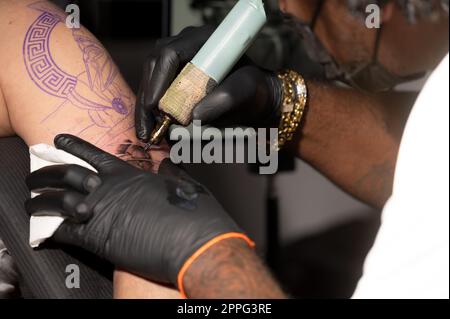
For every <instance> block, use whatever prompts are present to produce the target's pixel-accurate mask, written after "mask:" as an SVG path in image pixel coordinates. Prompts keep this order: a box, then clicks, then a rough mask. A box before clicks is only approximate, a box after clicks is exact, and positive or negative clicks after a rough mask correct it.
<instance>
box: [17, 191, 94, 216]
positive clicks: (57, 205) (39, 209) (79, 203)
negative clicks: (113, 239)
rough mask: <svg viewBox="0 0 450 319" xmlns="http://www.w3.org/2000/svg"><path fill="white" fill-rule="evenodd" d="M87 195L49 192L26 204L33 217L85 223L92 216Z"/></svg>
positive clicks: (71, 192) (69, 192)
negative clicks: (86, 200)
mask: <svg viewBox="0 0 450 319" xmlns="http://www.w3.org/2000/svg"><path fill="white" fill-rule="evenodd" d="M85 198H86V196H85V195H82V194H80V193H77V192H73V191H59V192H47V193H44V194H42V195H39V196H37V197H35V198H32V199H29V200H27V201H26V202H25V210H26V211H27V213H28V214H29V215H32V216H60V217H65V218H67V219H69V220H70V221H71V222H73V223H84V222H85V221H87V220H89V219H90V218H91V216H92V211H91V209H90V208H89V207H88V205H87V204H86V203H85Z"/></svg>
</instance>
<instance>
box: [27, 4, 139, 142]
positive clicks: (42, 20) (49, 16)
mask: <svg viewBox="0 0 450 319" xmlns="http://www.w3.org/2000/svg"><path fill="white" fill-rule="evenodd" d="M28 7H29V8H31V9H34V10H37V11H40V12H42V14H41V15H39V17H38V18H37V19H36V20H35V21H34V22H33V24H32V25H31V26H30V28H29V29H28V31H27V34H26V36H25V40H24V44H23V57H24V62H25V66H26V69H27V72H28V74H29V76H30V78H31V80H32V81H33V82H34V84H35V85H36V86H37V87H39V88H40V89H41V90H42V91H43V92H45V93H47V94H49V95H52V96H54V97H57V98H60V99H62V100H63V101H62V103H61V105H60V106H59V107H58V108H57V109H56V111H55V112H54V113H56V112H57V111H58V110H59V109H60V108H61V107H64V105H66V104H67V103H71V104H72V105H74V106H75V107H77V108H79V109H82V110H85V111H86V112H87V113H88V118H89V119H90V122H91V123H89V124H88V125H86V127H85V128H84V129H83V130H82V131H81V132H73V133H75V134H77V135H79V134H81V133H83V132H84V131H86V130H89V129H90V128H91V127H100V128H105V129H108V132H107V133H105V135H104V136H106V135H107V136H108V137H109V138H111V137H114V136H119V135H121V134H122V133H124V128H123V125H122V126H120V125H119V124H123V123H124V121H126V120H127V119H128V118H129V117H130V116H132V115H133V114H132V97H131V96H130V95H129V93H127V92H124V91H123V89H121V87H120V85H119V84H118V83H116V82H117V81H116V80H117V78H118V75H119V71H118V70H117V68H116V66H115V65H114V62H113V61H112V59H111V57H110V56H109V55H108V53H107V52H106V51H105V50H104V48H103V47H102V46H101V45H100V44H99V43H98V42H97V41H96V40H95V39H94V38H93V37H92V36H91V35H90V34H89V33H88V32H86V31H84V30H82V29H72V36H73V39H74V41H75V42H76V43H77V45H78V48H79V49H80V51H81V53H82V56H83V62H84V66H85V70H84V72H82V73H80V74H77V75H73V74H68V73H67V72H65V71H64V70H62V69H61V68H60V67H59V66H58V65H57V64H56V62H55V61H54V59H53V57H52V54H51V52H50V38H51V34H52V32H53V30H54V29H55V27H56V26H58V25H59V24H62V25H64V23H65V20H66V16H65V15H64V14H63V13H61V12H59V11H58V10H55V9H53V7H52V6H50V5H48V4H47V3H45V2H42V1H40V2H36V3H33V4H31V5H29V6H28ZM54 113H51V114H49V115H48V117H47V118H45V119H44V120H43V122H45V121H46V120H48V118H50V117H51V116H52V115H54ZM114 115H115V116H114ZM117 115H119V116H117ZM130 122H132V121H130ZM132 128H133V127H132V126H131V127H127V129H125V131H128V130H130V129H132ZM102 137H103V136H99V141H100V140H101V139H102Z"/></svg>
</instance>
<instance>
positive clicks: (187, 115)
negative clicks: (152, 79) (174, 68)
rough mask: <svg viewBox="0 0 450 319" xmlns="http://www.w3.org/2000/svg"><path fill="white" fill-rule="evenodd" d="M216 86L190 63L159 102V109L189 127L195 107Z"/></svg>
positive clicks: (214, 82)
mask: <svg viewBox="0 0 450 319" xmlns="http://www.w3.org/2000/svg"><path fill="white" fill-rule="evenodd" d="M216 86H217V83H216V81H215V80H214V79H212V78H210V77H209V76H208V75H207V74H205V73H204V72H203V71H202V70H200V69H199V68H197V67H196V66H195V65H194V64H192V63H189V64H188V65H186V67H185V68H184V69H183V71H181V73H180V74H179V75H178V77H177V78H176V79H175V81H174V82H173V83H172V85H171V86H170V88H169V89H168V90H167V92H166V94H165V95H164V96H163V98H162V99H161V101H160V102H159V109H160V110H161V111H163V112H164V113H166V114H168V115H170V116H172V117H173V118H174V119H175V120H177V121H178V123H180V124H182V125H184V126H187V125H189V124H190V123H191V122H192V111H193V110H194V108H195V106H196V105H197V104H198V103H199V102H200V101H201V100H202V99H203V98H204V97H205V96H206V95H208V93H210V92H211V91H212V90H213V89H214V88H215V87H216Z"/></svg>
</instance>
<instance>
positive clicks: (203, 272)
mask: <svg viewBox="0 0 450 319" xmlns="http://www.w3.org/2000/svg"><path fill="white" fill-rule="evenodd" d="M184 285H185V289H186V293H187V296H188V297H190V298H211V299H212V298H219V299H223V298H225V299H235V298H239V299H247V298H249V299H263V298H273V299H276V298H285V297H286V296H285V295H284V293H283V292H282V290H281V288H280V287H279V286H278V284H277V283H276V282H275V280H274V279H273V278H272V276H271V275H270V273H269V271H268V270H267V268H266V267H265V266H264V265H263V263H262V261H261V260H260V259H259V258H258V256H256V254H255V253H254V251H253V250H252V249H250V248H249V247H248V245H247V244H246V243H245V242H244V241H243V240H241V239H229V240H226V241H223V242H221V243H218V244H216V245H215V246H213V247H211V248H210V249H209V250H207V251H206V252H205V253H204V254H203V255H201V256H200V257H199V258H198V259H197V260H196V261H195V262H194V263H193V264H192V266H191V267H190V268H189V270H188V271H187V272H186V275H185V278H184Z"/></svg>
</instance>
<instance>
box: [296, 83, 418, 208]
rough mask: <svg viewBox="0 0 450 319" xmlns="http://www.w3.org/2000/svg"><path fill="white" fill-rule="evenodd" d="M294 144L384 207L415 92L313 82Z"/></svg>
mask: <svg viewBox="0 0 450 319" xmlns="http://www.w3.org/2000/svg"><path fill="white" fill-rule="evenodd" d="M308 88H309V92H310V100H309V106H308V110H307V113H306V115H305V118H304V122H303V123H302V128H301V130H299V132H298V134H297V138H296V140H295V141H294V142H293V143H292V144H291V145H290V147H291V149H292V150H293V151H294V152H295V153H296V154H297V155H298V156H299V157H301V158H303V159H305V160H306V161H307V162H309V163H310V164H311V165H313V166H314V167H315V168H317V169H318V170H319V171H320V172H322V173H323V174H324V175H326V176H327V177H328V178H329V179H330V180H332V181H333V182H334V183H335V184H337V185H338V186H340V187H341V188H343V189H344V190H345V191H346V192H348V193H350V194H352V195H353V196H355V197H356V198H358V199H360V200H362V201H364V202H365V203H368V204H370V205H372V206H374V207H376V208H382V207H383V206H384V204H385V203H386V201H387V200H388V199H389V197H390V195H391V194H392V186H393V178H394V171H395V165H396V161H397V154H398V150H399V145H400V141H401V137H402V133H403V129H404V126H405V123H406V120H407V117H408V114H409V112H410V110H411V106H412V105H413V103H414V100H415V98H416V95H411V94H401V93H393V94H390V95H389V96H388V95H384V96H381V95H380V96H367V95H365V94H362V93H359V92H357V91H355V90H349V89H340V88H335V87H332V86H325V85H323V84H319V83H309V85H308Z"/></svg>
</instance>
